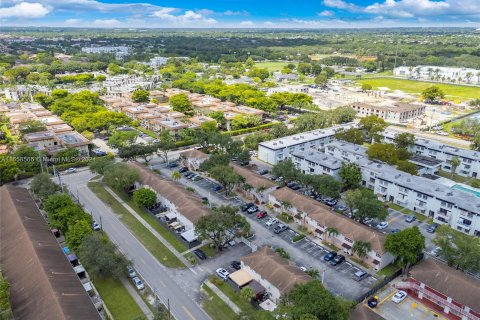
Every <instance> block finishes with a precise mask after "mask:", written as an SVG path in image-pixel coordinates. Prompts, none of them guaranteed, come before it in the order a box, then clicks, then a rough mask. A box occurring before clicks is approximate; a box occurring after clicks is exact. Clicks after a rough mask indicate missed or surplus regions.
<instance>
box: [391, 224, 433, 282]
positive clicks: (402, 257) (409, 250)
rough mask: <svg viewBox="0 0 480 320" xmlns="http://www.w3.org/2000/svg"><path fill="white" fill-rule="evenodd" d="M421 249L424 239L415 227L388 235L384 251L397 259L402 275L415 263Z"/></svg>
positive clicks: (423, 246)
mask: <svg viewBox="0 0 480 320" xmlns="http://www.w3.org/2000/svg"><path fill="white" fill-rule="evenodd" d="M423 249H425V237H424V236H423V235H422V233H421V232H420V229H418V227H416V226H415V227H412V228H407V229H404V230H402V231H400V232H397V233H394V234H389V235H387V240H386V241H385V250H386V251H388V252H390V253H391V254H392V255H394V256H396V257H397V259H398V261H399V262H400V264H401V266H402V272H403V274H404V275H407V274H408V269H409V268H410V265H412V264H413V263H415V262H416V261H417V259H418V257H419V256H420V254H421V253H422V251H423Z"/></svg>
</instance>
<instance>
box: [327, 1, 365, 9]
mask: <svg viewBox="0 0 480 320" xmlns="http://www.w3.org/2000/svg"><path fill="white" fill-rule="evenodd" d="M323 4H324V5H325V6H327V7H330V8H336V9H342V10H348V11H357V10H359V8H360V7H359V6H357V5H355V4H353V3H350V2H346V1H343V0H323Z"/></svg>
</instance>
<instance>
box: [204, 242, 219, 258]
mask: <svg viewBox="0 0 480 320" xmlns="http://www.w3.org/2000/svg"><path fill="white" fill-rule="evenodd" d="M200 250H202V251H203V252H205V254H206V255H207V256H208V257H213V256H215V255H216V254H217V253H218V252H217V249H215V248H212V247H210V243H207V244H206V245H204V246H202V247H201V248H200Z"/></svg>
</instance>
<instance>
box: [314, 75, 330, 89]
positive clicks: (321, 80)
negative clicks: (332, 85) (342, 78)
mask: <svg viewBox="0 0 480 320" xmlns="http://www.w3.org/2000/svg"><path fill="white" fill-rule="evenodd" d="M314 81H315V84H316V85H317V86H319V87H323V86H326V85H327V83H328V77H327V75H326V74H325V73H319V74H318V75H317V76H316V77H315V80H314Z"/></svg>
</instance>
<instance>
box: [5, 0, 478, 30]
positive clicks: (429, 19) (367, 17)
mask: <svg viewBox="0 0 480 320" xmlns="http://www.w3.org/2000/svg"><path fill="white" fill-rule="evenodd" d="M140 1H141V0H140ZM0 26H50V27H59V26H62V27H93V28H302V29H303V28H378V27H474V28H480V0H163V1H157V0H155V1H153V0H150V1H148V0H146V1H145V2H136V1H133V0H0Z"/></svg>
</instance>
